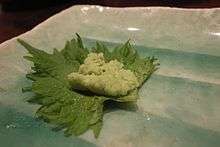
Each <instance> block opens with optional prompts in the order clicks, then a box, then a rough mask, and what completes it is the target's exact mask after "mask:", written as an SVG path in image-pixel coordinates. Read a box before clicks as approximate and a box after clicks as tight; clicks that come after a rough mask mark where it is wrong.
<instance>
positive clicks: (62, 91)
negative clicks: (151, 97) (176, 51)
mask: <svg viewBox="0 0 220 147" xmlns="http://www.w3.org/2000/svg"><path fill="white" fill-rule="evenodd" d="M76 35H77V38H76V39H72V40H71V41H67V42H66V45H65V47H64V48H63V49H62V50H61V51H59V50H57V49H54V51H53V53H52V54H48V53H46V52H45V51H43V50H39V49H37V48H34V47H33V46H31V45H29V44H28V43H26V42H25V41H23V40H21V39H18V42H19V43H20V44H21V45H23V46H24V47H25V48H26V49H27V51H28V52H29V55H28V56H24V58H25V59H27V60H29V61H31V62H33V67H31V69H32V72H31V73H28V74H27V75H26V77H27V78H28V79H30V80H32V81H33V82H32V86H31V87H26V88H23V92H34V93H35V96H33V97H31V98H30V99H29V100H28V101H29V102H31V103H37V104H40V105H41V107H40V108H39V109H38V110H37V112H36V116H37V117H39V118H42V119H43V120H45V121H46V122H48V123H51V124H54V125H55V128H54V130H64V133H65V135H66V136H69V135H81V134H83V133H84V132H86V131H87V130H88V129H91V130H92V131H93V133H94V136H95V137H96V138H97V137H98V136H99V134H100V131H101V128H102V125H103V121H102V119H103V115H104V112H103V109H104V108H103V107H104V105H103V103H104V102H105V101H106V100H108V101H117V102H120V103H122V102H123V103H124V104H126V103H130V102H135V101H136V100H137V98H138V89H134V90H132V91H130V92H129V94H128V95H126V96H122V97H107V96H97V95H96V94H90V95H88V94H86V93H84V94H83V93H81V92H80V93H79V92H78V91H74V90H73V89H71V86H70V85H69V82H68V80H67V75H68V74H69V73H71V72H73V71H78V68H79V66H80V64H82V63H83V62H84V60H85V58H86V57H87V55H88V54H89V50H88V49H87V48H85V47H84V45H83V42H82V39H81V37H80V36H79V35H78V34H76ZM91 52H97V53H101V52H102V53H103V54H104V57H105V59H106V60H107V61H110V60H114V59H116V60H118V61H120V62H122V63H123V64H124V68H126V69H129V70H131V71H133V72H134V73H135V75H136V76H137V78H138V80H139V82H140V86H141V85H142V84H143V83H144V81H146V80H147V79H148V78H149V77H150V75H151V74H152V73H153V72H154V71H155V70H156V66H157V65H158V64H157V63H155V61H156V59H155V58H149V57H148V58H141V57H140V56H139V55H138V53H137V51H136V50H135V49H134V48H133V46H132V45H131V44H130V43H129V41H127V42H126V43H125V44H124V45H122V46H118V47H116V48H115V49H114V50H113V51H112V52H110V51H109V50H108V48H107V47H106V46H105V45H104V44H102V43H99V42H97V43H96V47H94V48H93V49H92V51H91Z"/></svg>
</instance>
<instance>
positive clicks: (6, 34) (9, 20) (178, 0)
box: [0, 0, 220, 43]
mask: <svg viewBox="0 0 220 147" xmlns="http://www.w3.org/2000/svg"><path fill="white" fill-rule="evenodd" d="M17 1H18V0H17ZM23 1H25V3H21V1H20V2H16V0H15V2H13V3H12V2H10V0H0V3H1V2H2V11H0V43H1V42H3V41H5V40H8V39H10V38H12V37H14V36H17V35H19V34H22V33H24V32H26V31H28V30H31V29H32V28H33V27H34V26H36V25H37V24H39V23H40V22H42V21H44V20H46V19H47V18H49V17H50V16H52V15H54V14H56V13H58V12H60V11H62V10H64V9H66V8H68V7H70V6H73V5H76V4H89V5H103V6H112V7H133V6H169V7H180V8H214V7H220V0H148V1H143V0H133V1H129V2H128V0H111V1H110V0H99V1H94V0H90V1H89V0H74V1H71V0H63V1H65V3H64V2H63V3H60V1H59V2H56V3H53V4H51V3H43V4H42V3H39V1H38V2H36V1H35V2H33V1H32V2H30V1H29V2H28V1H26V0H23Z"/></svg>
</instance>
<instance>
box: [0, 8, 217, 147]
mask: <svg viewBox="0 0 220 147" xmlns="http://www.w3.org/2000/svg"><path fill="white" fill-rule="evenodd" d="M76 32H77V33H79V34H80V35H81V36H82V37H83V40H84V41H85V43H86V45H87V46H93V45H94V43H95V41H96V40H99V41H103V42H104V43H105V44H106V45H108V46H110V47H113V46H115V45H117V44H120V43H122V42H125V41H126V40H128V39H131V42H132V43H133V44H134V45H135V47H136V48H137V49H138V51H139V52H140V54H141V56H155V57H157V58H158V59H159V60H160V63H161V65H160V68H159V70H157V72H156V73H155V74H154V75H153V76H152V77H151V78H150V79H149V80H148V81H147V82H146V83H145V84H144V85H143V87H142V88H141V89H140V93H139V94H140V99H139V100H138V102H137V105H138V110H137V111H126V110H122V109H117V110H114V111H111V112H109V113H107V114H105V116H104V126H103V129H102V130H101V134H100V136H99V138H98V139H95V138H94V137H93V134H92V132H91V131H88V132H86V133H85V134H83V135H81V136H79V137H73V136H72V137H68V138H67V137H64V135H63V133H62V132H53V131H51V126H50V125H48V124H46V123H43V122H41V121H39V120H36V119H35V118H34V114H35V111H36V109H37V108H39V106H38V105H32V104H28V103H27V102H26V100H27V98H28V97H30V96H31V94H30V93H29V94H28V93H25V94H24V93H22V92H21V88H22V87H26V86H29V85H30V84H31V83H30V81H28V80H27V79H26V78H25V74H26V73H27V72H30V66H31V64H30V63H29V62H27V61H26V60H24V59H23V56H24V55H26V53H27V52H26V51H25V49H24V48H23V47H22V46H21V45H20V44H18V43H17V41H16V39H17V38H21V39H24V40H26V41H28V42H29V43H31V44H32V45H33V46H36V47H38V48H41V49H42V50H45V51H48V52H51V51H52V49H53V48H63V47H64V43H65V41H66V40H70V39H71V38H72V37H74V36H75V33H76ZM0 118H1V119H0V142H1V146H4V147H30V146H32V147H60V146H65V147H73V146H76V147H93V146H94V147H96V146H100V147H123V146H125V147H145V146H152V147H153V146H156V147H159V146H161V147H170V146H174V147H186V146H193V147H207V146H209V147H219V146H220V9H218V8H216V9H178V8H160V7H147V8H141V7H136V8H109V7H101V6H74V7H71V8H69V9H67V10H64V11H62V12H61V13H59V14H57V15H55V16H53V17H51V18H49V19H48V20H46V21H45V22H43V23H41V24H39V25H38V26H37V27H35V28H34V29H33V30H31V31H29V32H27V33H25V34H23V35H20V36H18V37H15V38H13V39H11V40H8V41H6V42H4V43H2V44H1V45H0Z"/></svg>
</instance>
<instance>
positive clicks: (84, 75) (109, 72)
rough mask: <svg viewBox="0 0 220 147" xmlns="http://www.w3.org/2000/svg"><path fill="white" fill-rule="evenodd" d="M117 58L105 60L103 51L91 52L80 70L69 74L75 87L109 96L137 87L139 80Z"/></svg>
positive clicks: (121, 93) (121, 94)
mask: <svg viewBox="0 0 220 147" xmlns="http://www.w3.org/2000/svg"><path fill="white" fill-rule="evenodd" d="M123 66H124V65H123V64H122V63H121V62H118V61H117V60H111V61H109V62H106V61H105V58H104V56H103V53H89V54H88V56H87V58H86V59H85V61H84V64H82V65H81V66H80V67H79V70H78V72H73V73H71V74H69V75H68V80H69V81H70V83H71V85H72V86H73V88H75V89H79V90H89V91H91V92H93V93H97V94H100V95H107V96H123V95H127V94H128V92H129V91H131V90H134V89H136V88H137V87H138V86H139V82H138V79H137V77H136V76H135V74H134V73H133V72H132V71H131V70H125V69H123Z"/></svg>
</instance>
